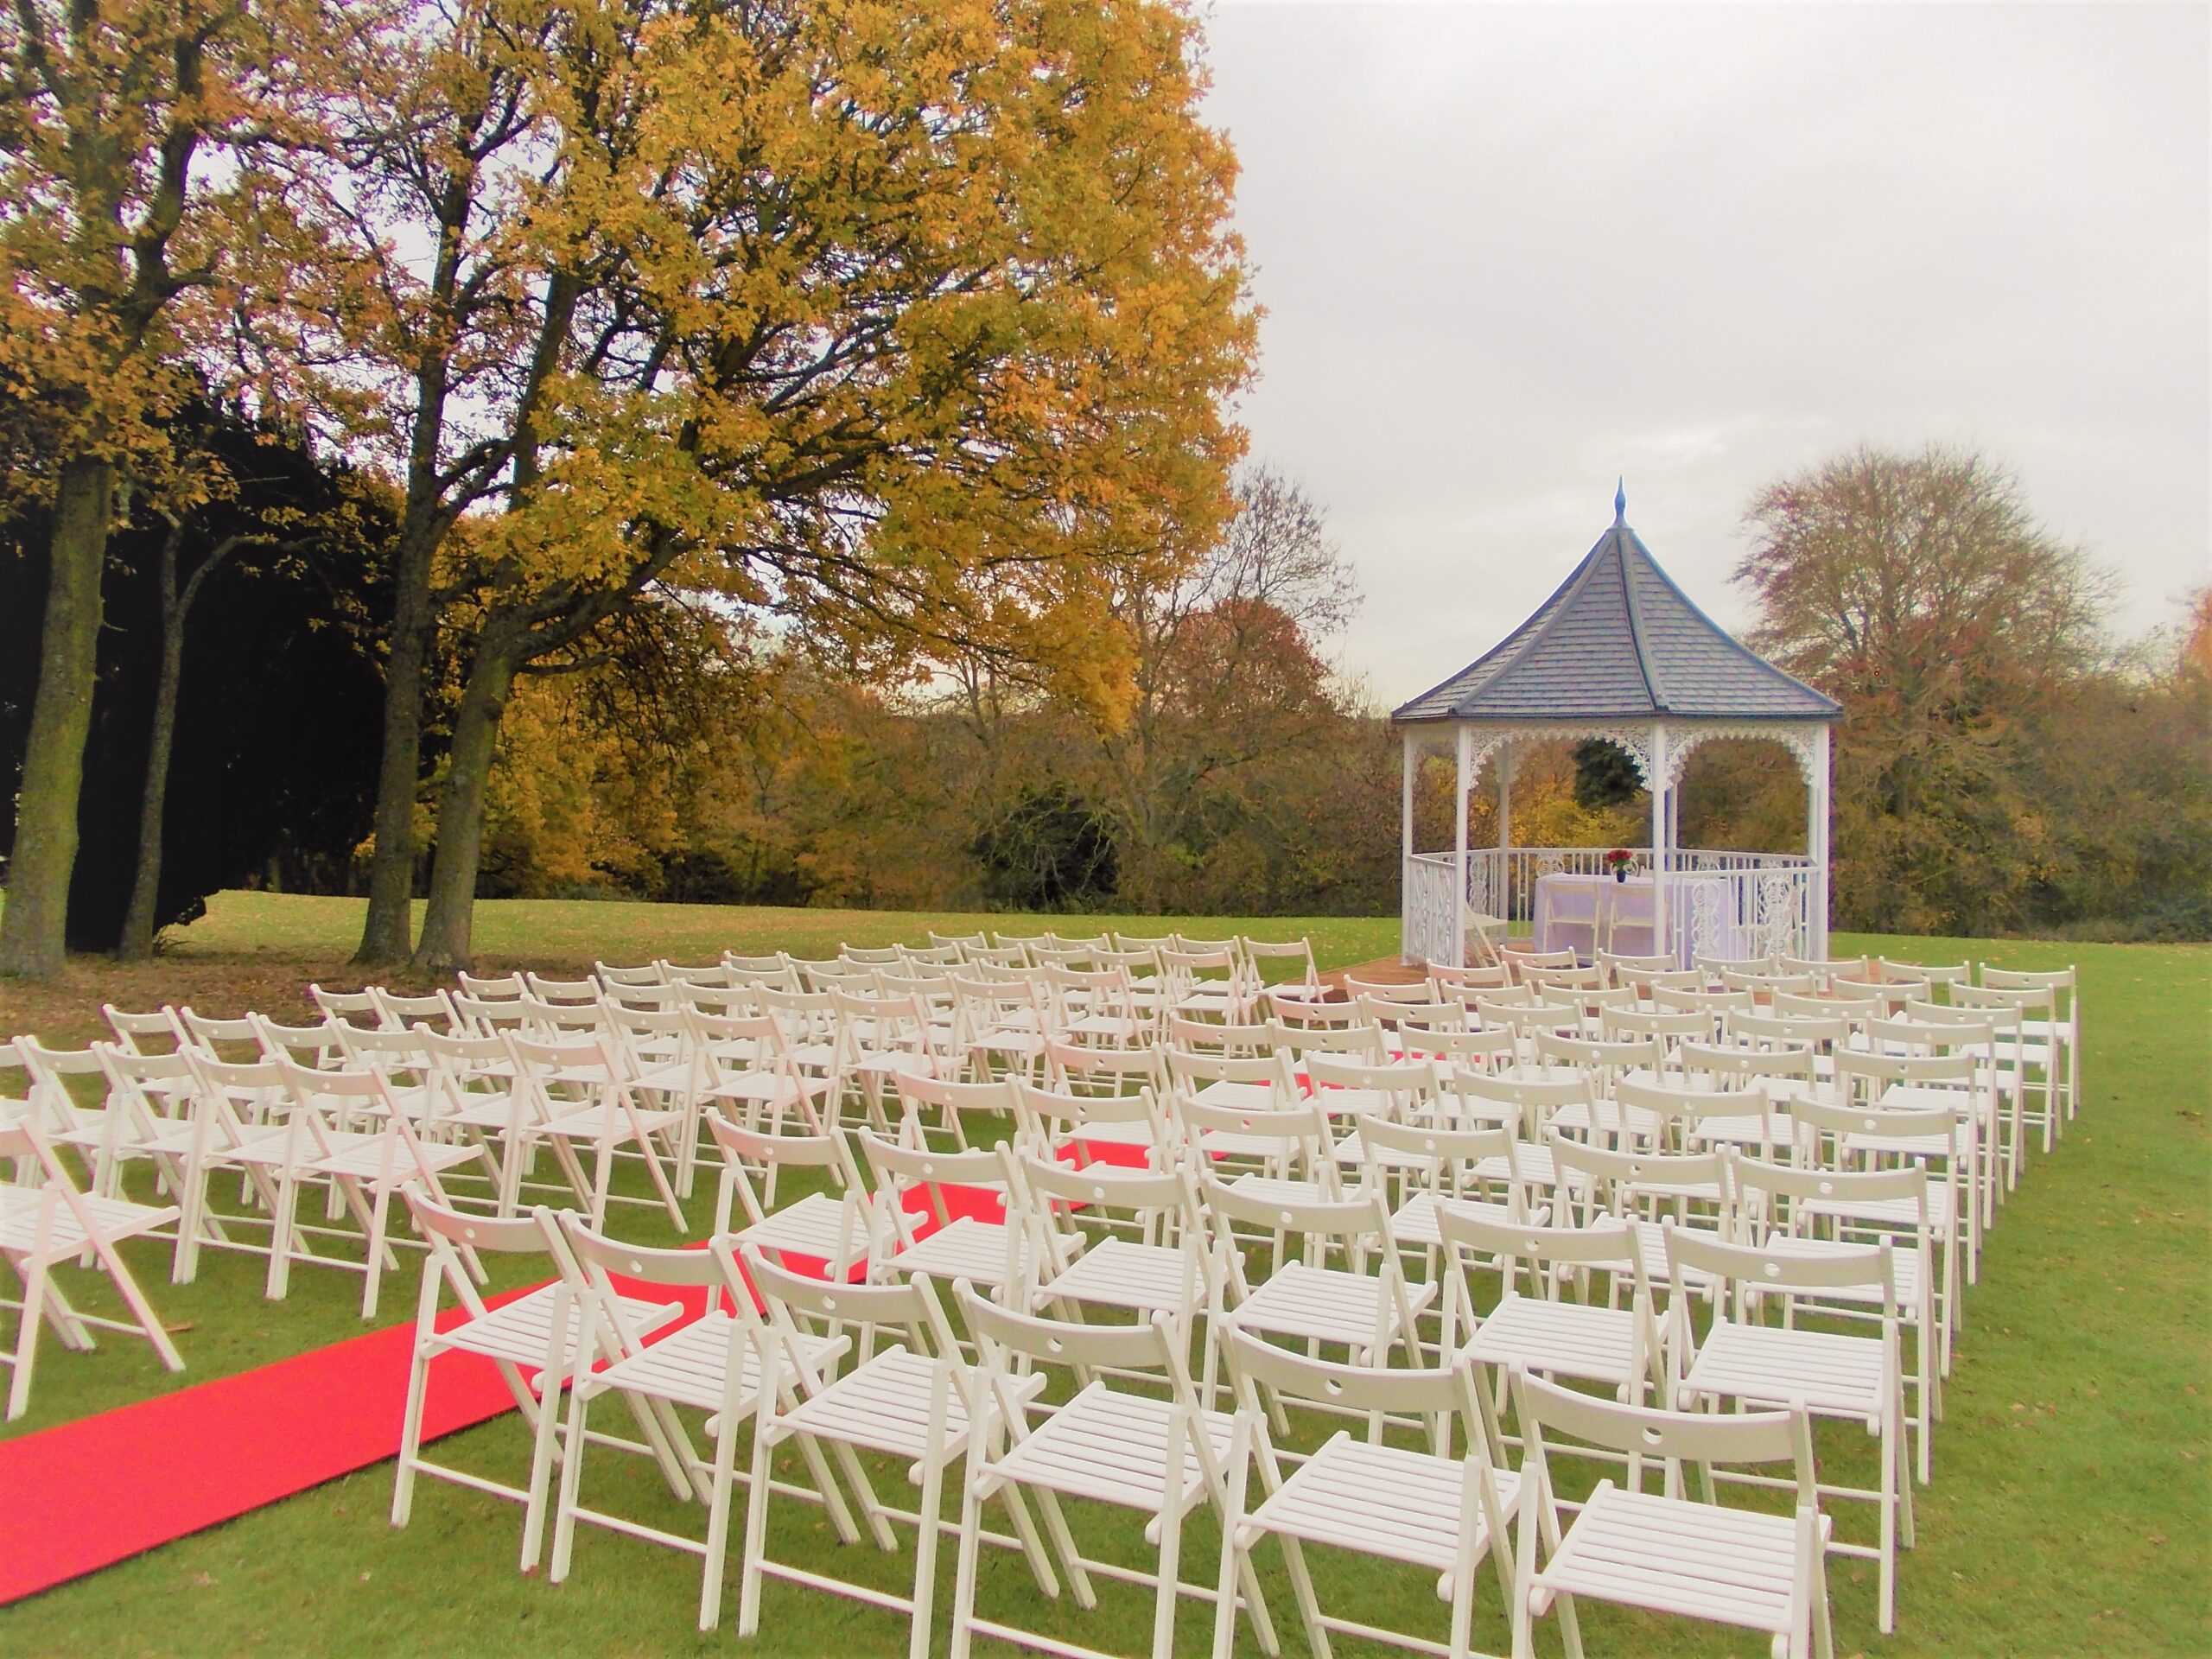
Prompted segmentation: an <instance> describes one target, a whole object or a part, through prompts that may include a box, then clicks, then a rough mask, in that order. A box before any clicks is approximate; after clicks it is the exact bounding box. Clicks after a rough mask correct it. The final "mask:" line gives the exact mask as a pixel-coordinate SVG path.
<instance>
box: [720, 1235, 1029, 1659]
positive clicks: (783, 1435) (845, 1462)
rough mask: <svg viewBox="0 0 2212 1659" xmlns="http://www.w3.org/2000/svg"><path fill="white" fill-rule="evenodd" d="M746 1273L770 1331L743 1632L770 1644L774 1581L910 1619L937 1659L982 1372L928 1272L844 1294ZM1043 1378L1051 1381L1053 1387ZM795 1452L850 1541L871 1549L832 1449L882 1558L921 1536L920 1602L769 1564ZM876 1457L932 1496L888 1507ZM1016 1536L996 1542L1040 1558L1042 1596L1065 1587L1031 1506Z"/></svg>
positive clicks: (913, 1632)
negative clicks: (767, 1596) (941, 1588)
mask: <svg viewBox="0 0 2212 1659" xmlns="http://www.w3.org/2000/svg"><path fill="white" fill-rule="evenodd" d="M745 1262H746V1266H747V1269H748V1270H749V1271H750V1272H751V1273H752V1274H753V1284H754V1286H755V1287H757V1288H758V1289H759V1290H760V1295H761V1299H762V1300H764V1301H765V1302H766V1304H767V1307H768V1319H769V1323H768V1325H767V1327H766V1329H764V1330H763V1331H761V1332H759V1333H758V1335H757V1336H756V1338H755V1340H756V1344H757V1346H758V1348H759V1350H760V1356H761V1358H760V1370H761V1376H762V1395H761V1398H762V1402H763V1403H762V1405H761V1407H760V1411H759V1414H758V1416H757V1417H756V1419H755V1421H754V1425H753V1481H752V1490H751V1491H750V1492H749V1494H748V1495H747V1503H746V1513H745V1555H744V1568H743V1573H742V1578H741V1586H740V1589H739V1596H738V1614H737V1633H738V1634H739V1635H740V1636H741V1637H751V1636H755V1635H757V1634H759V1632H760V1613H761V1601H762V1592H763V1580H766V1579H769V1578H773V1579H777V1580H781V1581H782V1582H785V1583H787V1584H796V1585H799V1586H804V1587H805V1588H808V1589H812V1590H823V1591H828V1592H830V1593H831V1594H833V1595H840V1596H846V1597H849V1598H851V1599H855V1600H857V1601H861V1602H865V1603H867V1604H868V1605H871V1606H874V1607H881V1608H884V1609H886V1610H887V1611H892V1612H897V1613H904V1614H905V1615H906V1623H907V1652H908V1654H909V1655H910V1656H911V1659H928V1654H929V1651H930V1638H931V1635H932V1634H933V1631H932V1630H931V1610H932V1607H933V1605H934V1603H935V1599H936V1591H937V1552H938V1541H939V1540H940V1538H941V1537H942V1535H944V1532H945V1531H946V1530H947V1528H946V1526H945V1522H944V1483H945V1480H946V1478H947V1477H948V1475H949V1474H950V1472H951V1471H952V1470H953V1469H954V1468H955V1466H956V1465H959V1464H960V1463H961V1462H962V1461H963V1459H965V1458H966V1457H967V1455H968V1452H969V1427H970V1424H971V1421H972V1418H973V1412H974V1405H975V1384H974V1382H973V1379H972V1376H971V1374H970V1372H969V1367H968V1365H967V1363H966V1362H965V1361H964V1360H963V1358H962V1357H961V1354H960V1349H959V1345H958V1344H957V1342H955V1341H954V1339H953V1335H952V1332H951V1328H950V1325H949V1324H948V1323H947V1322H946V1319H945V1317H944V1310H943V1308H942V1307H941V1306H939V1305H938V1300H937V1293H936V1291H935V1289H934V1288H933V1287H932V1286H931V1283H930V1281H929V1279H928V1277H927V1276H926V1275H923V1274H917V1275H916V1276H915V1277H913V1278H912V1279H909V1280H907V1281H905V1282H904V1283H901V1284H896V1285H847V1284H832V1283H828V1282H825V1281H820V1280H816V1279H811V1278H808V1277H806V1276H805V1275H803V1274H792V1273H787V1272H785V1271H784V1270H783V1269H782V1268H778V1267H775V1266H773V1265H772V1264H771V1263H770V1262H768V1261H767V1260H766V1258H765V1257H763V1256H762V1255H760V1254H759V1253H758V1252H757V1251H755V1250H753V1249H750V1248H748V1249H747V1252H746V1256H745ZM841 1355H849V1356H850V1357H851V1360H852V1363H850V1364H849V1365H847V1366H846V1367H845V1368H844V1370H843V1371H842V1375H841V1374H840V1372H839V1369H838V1365H837V1363H836V1362H837V1360H838V1358H839V1357H840V1356H841ZM1037 1381H1038V1383H1040V1384H1041V1382H1042V1378H1039V1379H1037ZM1033 1391H1034V1389H1031V1392H1033ZM1025 1397H1026V1396H1025ZM791 1442H796V1443H797V1445H798V1449H799V1450H800V1452H802V1453H803V1454H804V1457H805V1459H806V1463H807V1467H808V1469H809V1471H810V1474H811V1475H812V1478H813V1479H814V1481H815V1483H816V1485H817V1488H818V1490H819V1493H820V1496H821V1497H822V1498H823V1501H825V1502H826V1503H828V1504H829V1512H830V1517H831V1519H832V1521H833V1522H835V1523H836V1530H837V1535H838V1538H839V1540H840V1541H842V1542H843V1543H845V1544H848V1545H850V1544H855V1543H857V1542H859V1541H860V1533H859V1531H858V1529H855V1526H854V1525H853V1522H852V1520H851V1518H850V1516H849V1512H848V1511H847V1510H846V1507H845V1504H844V1501H843V1498H842V1496H840V1492H839V1488H838V1486H837V1485H836V1482H835V1479H834V1478H833V1477H832V1475H831V1473H830V1470H829V1462H828V1459H825V1457H824V1455H823V1454H824V1452H827V1453H828V1456H829V1459H835V1460H836V1466H837V1468H838V1469H839V1470H841V1471H842V1472H843V1475H844V1480H845V1484H846V1486H847V1487H849V1488H850V1490H851V1494H852V1496H853V1497H854V1498H855V1499H856V1500H857V1501H858V1502H859V1503H860V1506H861V1513H862V1514H863V1516H865V1518H866V1520H867V1522H868V1534H869V1536H870V1538H871V1539H872V1540H873V1541H874V1543H875V1546H876V1548H879V1549H881V1550H883V1551H885V1552H886V1553H890V1552H893V1551H895V1550H897V1549H898V1548H899V1540H898V1535H897V1532H896V1531H895V1530H894V1529H893V1522H898V1523H899V1524H901V1525H904V1526H906V1527H908V1528H911V1529H912V1530H913V1533H914V1577H913V1581H912V1587H911V1589H910V1590H909V1592H908V1593H906V1595H904V1596H900V1595H897V1594H893V1593H891V1592H886V1591H882V1590H879V1589H876V1588H874V1587H873V1586H867V1585H861V1584H857V1583H855V1582H853V1581H852V1580H849V1579H843V1578H839V1577H836V1575H834V1574H831V1573H826V1572H823V1570H821V1567H819V1566H817V1565H816V1564H815V1563H814V1562H813V1561H811V1560H810V1563H809V1564H808V1565H807V1566H804V1567H801V1566H799V1565H798V1563H796V1562H793V1561H790V1560H777V1559H775V1558H774V1557H772V1556H771V1555H770V1554H768V1510H769V1507H770V1504H771V1503H772V1499H773V1498H774V1497H775V1496H776V1495H777V1494H778V1493H781V1492H788V1491H792V1490H793V1489H791V1488H790V1487H787V1486H783V1485H780V1484H775V1483H772V1481H771V1479H770V1478H769V1470H770V1462H769V1459H770V1458H771V1457H772V1455H773V1453H774V1452H775V1450H776V1448H777V1447H778V1446H783V1445H785V1444H789V1443H791ZM860 1452H870V1453H873V1454H874V1455H876V1456H879V1457H884V1458H891V1459H896V1460H897V1461H898V1462H899V1463H900V1464H902V1465H906V1472H907V1476H908V1479H909V1481H910V1482H911V1483H912V1484H915V1485H918V1487H919V1488H920V1489H921V1490H920V1502H919V1503H918V1505H917V1506H916V1507H915V1508H914V1509H912V1510H906V1509H902V1508H899V1507H897V1506H895V1505H892V1504H887V1503H884V1502H883V1500H882V1499H881V1498H880V1497H879V1496H878V1494H877V1492H876V1489H875V1485H874V1482H873V1481H872V1480H871V1479H870V1478H869V1476H868V1471H867V1469H866V1467H865V1466H864V1465H862V1464H861V1459H860V1458H859V1456H858V1455H857V1454H858V1453H860ZM809 1496H811V1494H809ZM1014 1526H1015V1530H1016V1532H1017V1534H1018V1535H1019V1537H1018V1539H1013V1540H1003V1539H995V1540H994V1541H1002V1542H1014V1543H1016V1544H1017V1546H1018V1547H1019V1548H1021V1549H1022V1550H1023V1551H1024V1553H1025V1554H1027V1556H1028V1557H1029V1560H1030V1564H1031V1569H1032V1571H1033V1572H1034V1573H1036V1574H1037V1580H1038V1584H1039V1587H1040V1588H1052V1587H1056V1582H1055V1580H1053V1578H1052V1569H1051V1567H1050V1566H1049V1565H1048V1564H1047V1561H1046V1555H1045V1552H1044V1547H1043V1545H1042V1543H1041V1542H1040V1541H1039V1538H1038V1535H1037V1531H1036V1528H1035V1525H1034V1524H1033V1522H1032V1521H1031V1520H1030V1517H1029V1515H1028V1512H1027V1510H1026V1509H1023V1510H1017V1511H1016V1514H1015V1517H1014Z"/></svg>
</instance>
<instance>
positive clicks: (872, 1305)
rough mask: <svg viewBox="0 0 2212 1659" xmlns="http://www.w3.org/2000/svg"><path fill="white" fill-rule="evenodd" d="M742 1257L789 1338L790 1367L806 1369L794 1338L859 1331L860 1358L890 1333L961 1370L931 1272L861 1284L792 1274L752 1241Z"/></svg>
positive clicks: (914, 1349) (785, 1353)
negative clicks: (805, 1332) (811, 1332)
mask: <svg viewBox="0 0 2212 1659" xmlns="http://www.w3.org/2000/svg"><path fill="white" fill-rule="evenodd" d="M738 1253H739V1255H740V1258H741V1260H742V1261H743V1262H744V1264H745V1271H746V1274H747V1276H748V1277H749V1278H750V1279H751V1280H752V1281H753V1288H754V1289H755V1290H757V1291H759V1292H760V1300H762V1301H764V1302H765V1303H766V1304H767V1308H768V1317H769V1319H770V1320H771V1321H772V1323H773V1324H774V1325H775V1327H776V1329H777V1330H778V1332H780V1333H781V1334H782V1335H783V1336H784V1337H785V1342H784V1343H783V1344H782V1357H783V1358H784V1359H785V1362H786V1363H793V1364H796V1365H798V1367H800V1368H802V1369H804V1368H805V1367H806V1365H807V1363H808V1362H807V1359H806V1351H805V1348H804V1345H803V1344H798V1343H797V1342H794V1341H791V1340H790V1338H791V1337H793V1336H795V1335H796V1334H797V1333H798V1331H799V1330H800V1328H801V1327H806V1328H811V1329H822V1330H826V1331H828V1332H832V1333H835V1334H847V1333H850V1332H857V1334H858V1338H859V1339H858V1341H857V1343H856V1344H855V1357H857V1358H860V1359H863V1360H864V1359H866V1358H868V1357H869V1356H870V1355H871V1354H872V1353H873V1352H874V1351H875V1345H876V1342H877V1339H878V1337H879V1335H880V1333H882V1332H894V1333H896V1335H897V1336H898V1337H899V1338H903V1339H904V1341H905V1343H906V1346H907V1347H908V1349H909V1350H910V1351H912V1352H915V1353H918V1354H925V1355H931V1356H932V1357H938V1358H942V1359H946V1360H949V1361H950V1362H951V1363H953V1364H954V1366H955V1367H956V1368H957V1366H958V1365H959V1356H960V1346H959V1344H958V1343H957V1341H956V1340H955V1338H954V1336H953V1332H952V1326H951V1323H950V1320H948V1319H946V1318H945V1316H944V1306H943V1305H942V1304H941V1303H940V1302H939V1301H938V1296H937V1291H936V1287H934V1286H933V1285H931V1282H930V1281H929V1277H928V1275H927V1274H918V1273H917V1274H911V1275H909V1276H908V1277H907V1278H906V1279H905V1280H904V1281H897V1280H894V1281H891V1282H889V1283H887V1284H876V1285H865V1284H860V1285H856V1284H853V1283H851V1282H849V1281H845V1280H842V1279H817V1278H815V1277H813V1276H812V1275H811V1274H803V1273H793V1272H792V1271H791V1269H790V1268H785V1267H779V1266H778V1265H777V1264H776V1263H775V1262H771V1261H769V1260H768V1258H767V1256H766V1255H764V1254H763V1253H762V1251H761V1249H760V1246H759V1245H757V1244H754V1243H751V1242H749V1241H748V1242H747V1243H743V1244H741V1245H740V1246H739V1247H738ZM821 1381H822V1379H820V1378H815V1377H810V1387H818V1386H819V1384H820V1382H821Z"/></svg>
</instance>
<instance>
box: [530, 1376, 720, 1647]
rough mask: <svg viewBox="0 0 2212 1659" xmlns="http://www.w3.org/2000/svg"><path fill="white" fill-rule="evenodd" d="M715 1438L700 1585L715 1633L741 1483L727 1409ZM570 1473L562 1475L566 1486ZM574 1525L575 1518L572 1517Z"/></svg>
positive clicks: (707, 1623) (706, 1618) (703, 1611)
mask: <svg viewBox="0 0 2212 1659" xmlns="http://www.w3.org/2000/svg"><path fill="white" fill-rule="evenodd" d="M716 1427H719V1428H720V1429H721V1433H719V1434H717V1435H715V1478H714V1489H713V1492H712V1494H711V1496H710V1497H709V1499H708V1504H709V1507H708V1510H707V1561H706V1566H705V1568H704V1570H703V1572H702V1577H701V1580H700V1584H699V1628H700V1629H701V1630H713V1629H714V1628H715V1625H716V1624H720V1623H721V1616H722V1568H723V1563H724V1561H725V1560H727V1558H728V1554H729V1500H730V1492H731V1490H732V1488H733V1487H734V1486H735V1484H736V1483H737V1419H736V1414H734V1413H733V1412H730V1411H728V1410H727V1409H725V1410H724V1411H723V1413H722V1414H721V1422H720V1423H718V1424H717V1425H716ZM567 1478H568V1471H566V1470H565V1469H564V1470H563V1471H562V1479H563V1484H565V1483H566V1481H567ZM569 1519H570V1520H571V1521H573V1516H569Z"/></svg>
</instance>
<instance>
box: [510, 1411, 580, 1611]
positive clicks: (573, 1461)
mask: <svg viewBox="0 0 2212 1659" xmlns="http://www.w3.org/2000/svg"><path fill="white" fill-rule="evenodd" d="M537 1389H538V1398H537V1434H536V1436H535V1437H534V1439H533V1440H532V1443H531V1457H530V1502H529V1503H528V1505H527V1507H525V1508H524V1511H523V1520H522V1570H523V1571H524V1572H525V1573H535V1572H536V1571H537V1558H538V1556H539V1554H540V1553H541V1552H542V1551H543V1548H544V1543H545V1499H546V1497H547V1493H548V1489H549V1488H550V1486H551V1484H552V1480H553V1438H554V1435H555V1433H556V1432H557V1430H558V1427H559V1422H560V1416H561V1378H560V1376H559V1375H558V1374H557V1373H556V1372H551V1371H540V1372H539V1373H538V1376H537ZM583 1406H584V1402H583V1400H582V1396H581V1395H579V1396H578V1397H576V1398H575V1399H572V1400H570V1401H569V1444H568V1447H567V1454H566V1456H565V1457H564V1458H563V1460H562V1469H561V1486H562V1490H563V1491H564V1492H567V1493H568V1494H569V1497H570V1498H571V1502H572V1505H573V1498H574V1494H575V1484H576V1480H577V1478H578V1475H579V1472H580V1471H581V1470H582V1465H583V1460H584V1421H583V1420H584V1412H583Z"/></svg>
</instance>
